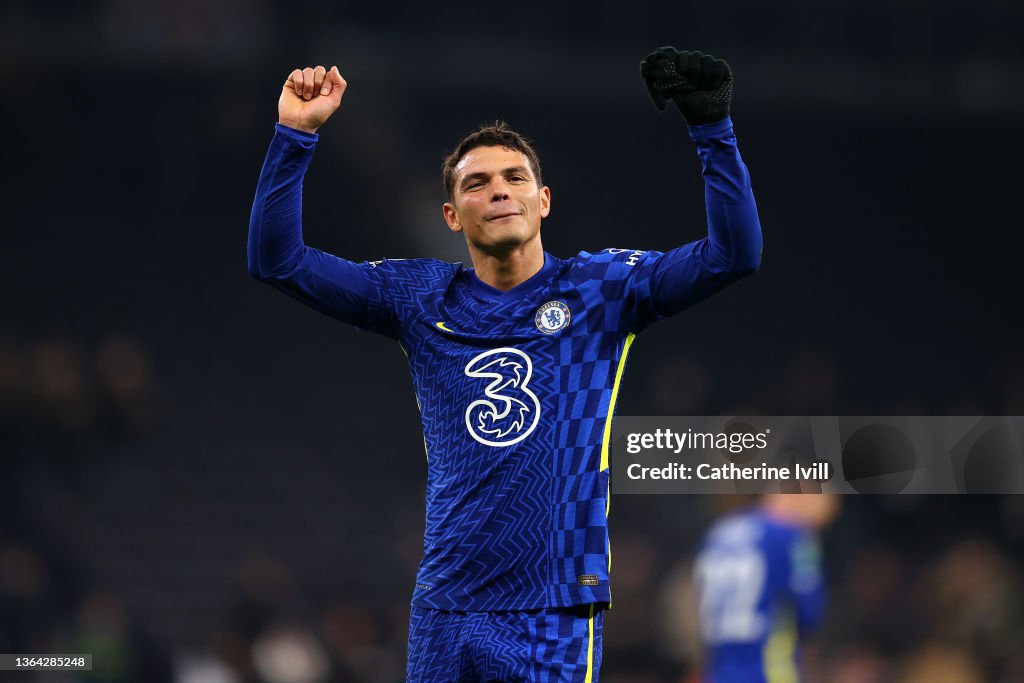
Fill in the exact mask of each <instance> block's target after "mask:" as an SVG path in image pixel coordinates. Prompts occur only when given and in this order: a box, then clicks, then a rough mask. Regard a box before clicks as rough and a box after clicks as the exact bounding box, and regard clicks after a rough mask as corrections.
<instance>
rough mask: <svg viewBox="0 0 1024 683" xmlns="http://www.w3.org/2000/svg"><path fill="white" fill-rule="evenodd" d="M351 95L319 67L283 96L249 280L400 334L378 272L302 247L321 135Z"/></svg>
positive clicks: (255, 212)
mask: <svg viewBox="0 0 1024 683" xmlns="http://www.w3.org/2000/svg"><path fill="white" fill-rule="evenodd" d="M346 87H347V84H346V82H345V80H344V79H343V78H342V77H341V74H340V73H339V72H338V68H337V67H331V70H330V71H327V70H326V69H325V68H324V67H322V66H318V67H316V68H311V67H307V68H306V69H295V70H294V71H292V73H291V74H290V75H289V76H288V79H287V80H286V81H285V83H284V86H283V87H282V88H281V97H280V100H279V101H278V123H277V126H276V131H275V134H274V139H273V140H272V141H271V143H270V149H269V150H268V152H267V158H266V160H265V161H264V163H263V170H262V171H261V172H260V179H259V184H258V185H257V187H256V197H255V199H254V201H253V206H252V214H251V215H250V218H249V241H248V249H247V254H248V261H249V273H250V274H251V275H252V276H253V277H256V278H258V279H260V280H262V281H263V282H267V283H268V284H270V285H272V286H274V287H276V288H277V289H280V290H281V291H283V292H285V293H286V294H288V295H289V296H292V297H294V298H296V299H298V300H299V301H302V302H303V303H305V304H308V305H309V306H311V307H313V308H315V309H316V310H318V311H321V312H323V313H326V314H327V315H330V316H332V317H334V318H338V319H339V320H342V321H344V322H347V323H351V324H353V325H356V326H359V327H363V328H372V329H374V330H375V331H379V332H383V333H385V334H392V333H393V329H391V328H392V326H391V325H390V323H389V322H388V316H387V315H386V311H385V306H384V305H383V301H382V300H381V294H380V288H379V287H377V286H375V283H374V282H373V281H372V279H371V274H370V271H371V270H372V268H371V267H370V266H369V265H366V264H363V265H360V264H356V263H353V262H351V261H347V260H345V259H342V258H338V257H337V256H333V255H331V254H328V253H325V252H323V251H320V250H318V249H313V248H311V247H307V246H306V245H305V244H304V242H303V239H302V180H303V178H304V176H305V174H306V170H307V169H308V168H309V163H310V161H311V160H312V158H313V150H314V148H315V147H316V142H317V140H318V137H319V136H318V135H317V132H316V131H317V130H318V129H319V128H320V126H322V125H323V124H324V123H325V122H326V121H327V119H329V118H330V117H331V115H332V114H333V113H334V112H335V111H336V110H337V109H338V106H339V105H340V103H341V96H342V94H343V93H344V92H345V88H346Z"/></svg>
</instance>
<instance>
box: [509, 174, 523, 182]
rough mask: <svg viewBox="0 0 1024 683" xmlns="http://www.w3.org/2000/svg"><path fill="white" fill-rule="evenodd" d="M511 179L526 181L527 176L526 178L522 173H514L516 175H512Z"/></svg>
mask: <svg viewBox="0 0 1024 683" xmlns="http://www.w3.org/2000/svg"><path fill="white" fill-rule="evenodd" d="M511 180H519V181H524V182H525V181H526V178H524V177H523V176H521V175H514V176H512V178H511Z"/></svg>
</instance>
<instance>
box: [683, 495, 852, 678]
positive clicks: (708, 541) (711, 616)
mask: <svg viewBox="0 0 1024 683" xmlns="http://www.w3.org/2000/svg"><path fill="white" fill-rule="evenodd" d="M838 509H839V503H838V498H837V497H836V496H835V495H834V494H827V493H824V494H799V493H794V494H773V495H768V496H765V497H764V498H762V499H761V501H760V502H759V503H758V504H757V505H756V506H754V507H751V508H746V509H743V510H741V511H739V512H735V513H733V514H730V515H726V516H725V517H723V518H722V519H720V520H718V522H716V523H715V524H714V525H713V526H712V527H711V529H710V531H708V534H707V536H706V538H705V539H704V543H703V544H702V547H701V549H700V551H699V553H698V555H697V561H696V565H695V567H694V577H695V579H696V582H697V593H698V595H699V596H700V631H701V636H702V638H703V641H704V645H705V648H706V652H707V662H706V666H705V674H704V678H703V680H704V683H769V682H770V681H791V682H792V683H796V682H797V681H799V680H800V674H799V652H798V647H797V645H798V644H799V642H800V640H801V639H803V638H806V636H807V635H808V634H809V633H810V632H811V630H812V629H813V628H814V627H815V626H817V624H818V623H819V622H820V621H821V619H822V617H823V615H824V611H825V585H824V581H823V578H822V566H821V552H820V550H819V545H818V538H817V533H818V530H820V529H821V528H822V527H824V526H825V525H827V524H828V523H829V522H831V521H832V519H833V518H834V517H835V515H836V513H837V512H838Z"/></svg>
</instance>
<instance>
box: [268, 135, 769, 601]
mask: <svg viewBox="0 0 1024 683" xmlns="http://www.w3.org/2000/svg"><path fill="white" fill-rule="evenodd" d="M690 132H691V137H692V138H693V139H694V140H695V142H696V143H697V150H698V155H699V156H700V158H701V160H702V164H703V167H704V174H705V180H706V197H707V215H708V230H709V234H708V237H706V238H704V239H702V240H698V241H696V242H691V243H689V244H686V245H683V246H681V247H678V248H676V249H673V250H670V251H668V252H664V253H663V252H658V251H644V250H633V249H607V250H604V251H601V252H598V253H588V252H580V253H578V254H577V255H576V256H574V257H572V258H568V259H561V258H556V257H554V256H552V255H550V254H545V258H544V264H543V266H542V268H541V269H540V270H539V271H538V272H537V273H536V274H534V275H533V276H532V277H530V278H529V279H528V280H526V281H525V282H523V283H521V284H520V285H518V286H517V287H515V288H514V289H512V290H510V291H507V292H503V291H500V290H497V289H495V288H493V287H490V286H488V285H487V284H485V283H483V282H481V281H480V280H479V278H477V276H476V274H475V273H474V272H473V270H472V269H470V268H467V267H464V266H463V265H461V264H458V263H447V262H444V261H438V260H434V259H410V260H400V259H385V260H381V261H373V262H364V263H354V262H351V261H348V260H345V259H342V258H339V257H337V256H333V255H331V254H327V253H325V252H322V251H319V250H317V249H313V248H310V247H308V246H306V245H305V244H304V242H303V239H302V226H301V220H300V217H301V203H302V193H301V190H302V178H303V176H304V174H305V172H306V169H307V167H308V165H309V162H310V159H311V157H312V152H313V148H314V145H315V142H316V139H317V136H315V135H308V134H304V133H301V132H298V131H294V130H290V129H287V128H285V127H283V126H280V125H279V126H278V129H277V134H276V135H275V136H274V139H273V141H272V143H271V147H270V151H269V152H268V155H267V159H266V161H265V163H264V166H263V172H262V173H261V175H260V183H259V186H258V187H257V193H256V200H255V201H254V203H253V212H252V216H251V218H250V224H249V244H248V249H249V252H248V254H249V271H250V273H252V274H253V275H254V276H256V277H258V278H260V279H261V280H263V281H265V282H268V283H269V284H271V285H273V286H274V287H276V288H278V289H280V290H282V291H284V292H286V293H287V294H289V295H290V296H292V297H295V298H296V299H298V300H300V301H302V302H304V303H306V304H308V305H310V306H312V307H314V308H316V309H317V310H319V311H322V312H324V313H326V314H327V315H330V316H332V317H334V318H337V319H338V320H341V321H344V322H346V323H349V324H352V325H355V326H357V327H359V328H361V329H364V330H369V331H372V332H376V333H379V334H383V335H385V336H388V337H391V338H394V339H397V340H398V341H399V342H400V344H401V346H402V349H403V350H404V351H405V354H406V356H407V358H408V364H409V370H410V372H411V374H412V378H413V387H414V390H415V393H416V401H417V404H418V405H419V409H420V414H421V417H422V424H423V436H424V442H425V445H426V450H427V459H428V467H427V504H426V508H427V509H426V517H427V518H426V533H425V536H424V544H423V560H422V562H421V564H420V568H419V573H418V575H417V579H416V587H415V590H414V593H413V604H414V605H416V606H418V607H424V608H434V609H442V610H454V611H504V610H525V609H541V608H551V607H568V606H573V605H579V604H586V603H607V602H610V601H611V593H610V590H609V582H608V576H609V566H610V557H611V555H610V552H609V543H608V525H607V518H608V486H609V471H608V465H609V462H608V461H609V454H608V448H609V438H610V431H611V418H612V415H613V413H614V408H615V396H616V393H617V391H618V388H619V384H620V382H621V379H622V372H623V368H624V366H625V362H626V357H627V354H628V352H629V348H630V344H631V343H632V341H633V339H634V336H635V335H636V334H637V333H638V332H640V331H641V330H642V329H644V328H645V327H646V326H647V325H649V324H650V323H652V322H654V321H655V320H657V319H659V318H661V317H663V316H665V315H671V314H673V313H677V312H679V311H681V310H683V309H684V308H686V307H687V306H689V305H692V304H693V303H696V302H697V301H700V300H701V299H703V298H705V297H707V296H708V295H710V294H711V293H713V292H715V291H717V290H719V289H720V288H722V287H724V286H725V285H727V284H729V283H730V282H733V281H735V280H737V279H739V278H740V277H742V276H743V275H746V274H748V273H751V272H753V271H754V270H755V269H756V268H757V265H758V263H759V261H760V252H761V231H760V223H759V222H758V218H757V211H756V207H755V205H754V199H753V194H752V192H751V189H750V182H749V176H748V174H747V170H746V167H745V165H744V164H743V162H742V160H741V159H740V157H739V153H738V151H737V148H736V139H735V136H734V135H733V133H732V122H731V121H730V120H729V119H725V120H723V121H720V122H716V123H714V124H708V125H707V126H694V127H691V129H690Z"/></svg>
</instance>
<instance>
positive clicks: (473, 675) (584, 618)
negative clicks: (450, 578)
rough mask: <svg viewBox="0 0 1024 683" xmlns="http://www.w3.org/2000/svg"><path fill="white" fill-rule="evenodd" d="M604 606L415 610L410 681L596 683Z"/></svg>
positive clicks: (412, 622) (410, 631)
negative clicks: (516, 610)
mask: <svg viewBox="0 0 1024 683" xmlns="http://www.w3.org/2000/svg"><path fill="white" fill-rule="evenodd" d="M603 607H604V605H577V606H575V607H558V608H552V609H541V610H529V611H524V612H442V611H440V610H433V609H424V608H421V607H413V608H412V614H411V617H410V619H409V662H408V665H407V667H406V680H407V682H408V683H470V682H471V681H472V682H473V683H478V682H479V683H490V682H492V681H501V682H502V683H510V682H512V681H517V682H518V681H523V682H527V681H528V682H530V683H597V682H598V676H597V673H598V669H600V667H601V630H602V625H603V623H604V619H603V614H604V612H603Z"/></svg>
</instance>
